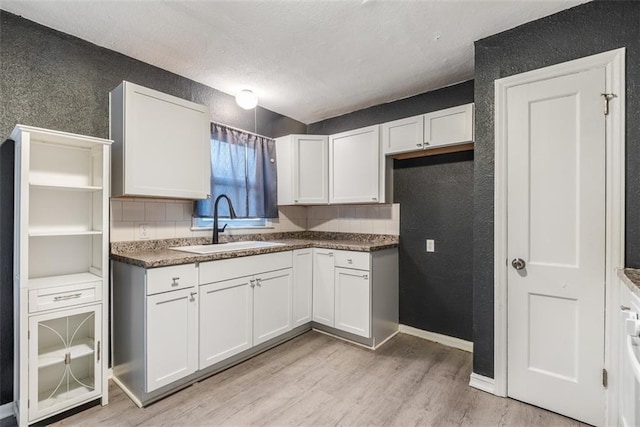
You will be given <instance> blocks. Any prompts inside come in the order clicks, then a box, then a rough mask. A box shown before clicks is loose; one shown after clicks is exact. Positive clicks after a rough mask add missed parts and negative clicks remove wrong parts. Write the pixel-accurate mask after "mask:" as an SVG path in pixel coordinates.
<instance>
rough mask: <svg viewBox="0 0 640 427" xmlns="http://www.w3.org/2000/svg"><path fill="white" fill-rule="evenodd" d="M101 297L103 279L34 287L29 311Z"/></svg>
mask: <svg viewBox="0 0 640 427" xmlns="http://www.w3.org/2000/svg"><path fill="white" fill-rule="evenodd" d="M101 299H102V282H101V281H97V282H89V283H77V284H73V285H65V286H57V287H54V288H43V289H34V290H30V291H29V313H35V312H38V311H45V310H52V309H56V308H64V307H70V306H73V305H80V304H86V303H90V302H95V301H100V300H101Z"/></svg>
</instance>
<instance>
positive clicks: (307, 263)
mask: <svg viewBox="0 0 640 427" xmlns="http://www.w3.org/2000/svg"><path fill="white" fill-rule="evenodd" d="M312 296H313V250H312V249H297V250H295V251H293V327H294V328H295V327H297V326H300V325H304V324H305V323H309V322H311V313H312V301H313V298H312Z"/></svg>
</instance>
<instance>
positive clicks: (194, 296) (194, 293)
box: [191, 292, 198, 301]
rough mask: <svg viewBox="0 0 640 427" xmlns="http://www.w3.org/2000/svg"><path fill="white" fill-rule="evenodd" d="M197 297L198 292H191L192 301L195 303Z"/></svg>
mask: <svg viewBox="0 0 640 427" xmlns="http://www.w3.org/2000/svg"><path fill="white" fill-rule="evenodd" d="M196 295H198V293H197V292H191V301H195V300H196Z"/></svg>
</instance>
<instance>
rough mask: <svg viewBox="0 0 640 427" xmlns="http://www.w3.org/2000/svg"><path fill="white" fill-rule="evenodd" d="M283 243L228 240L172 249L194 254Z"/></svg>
mask: <svg viewBox="0 0 640 427" xmlns="http://www.w3.org/2000/svg"><path fill="white" fill-rule="evenodd" d="M283 245H284V243H275V242H254V241H250V242H229V243H218V244H216V245H193V246H175V247H173V248H169V249H172V250H174V251H182V252H190V253H194V254H201V255H204V254H212V253H215V252H228V251H244V250H247V249H259V248H271V247H274V246H283Z"/></svg>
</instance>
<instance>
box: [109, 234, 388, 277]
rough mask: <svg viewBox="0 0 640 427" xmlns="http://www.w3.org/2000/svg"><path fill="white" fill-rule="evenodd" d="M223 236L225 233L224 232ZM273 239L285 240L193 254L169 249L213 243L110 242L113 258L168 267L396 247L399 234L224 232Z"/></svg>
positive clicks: (231, 238) (188, 240)
mask: <svg viewBox="0 0 640 427" xmlns="http://www.w3.org/2000/svg"><path fill="white" fill-rule="evenodd" d="M221 240H223V237H222V236H221ZM248 240H250V241H253V240H259V241H270V242H278V243H284V245H282V246H272V247H266V248H256V249H247V250H239V251H226V252H215V253H211V254H204V255H200V254H194V253H189V252H182V251H174V250H171V249H168V248H169V247H174V246H189V245H203V244H209V243H211V238H208V237H206V238H205V237H191V238H183V239H165V240H144V241H132V242H113V243H111V259H112V260H114V261H120V262H123V263H126V264H132V265H137V266H140V267H144V268H155V267H166V266H169V265H179V264H190V263H193V262H205V261H214V260H219V259H228V258H239V257H244V256H251V255H261V254H268V253H273V252H283V251H291V250H294V249H303V248H311V247H315V248H325V249H336V250H346V251H358V252H374V251H380V250H384V249H391V248H397V247H398V245H399V238H398V236H391V235H379V234H351V233H324V232H315V231H304V232H291V233H266V234H248V235H238V236H224V241H248Z"/></svg>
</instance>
